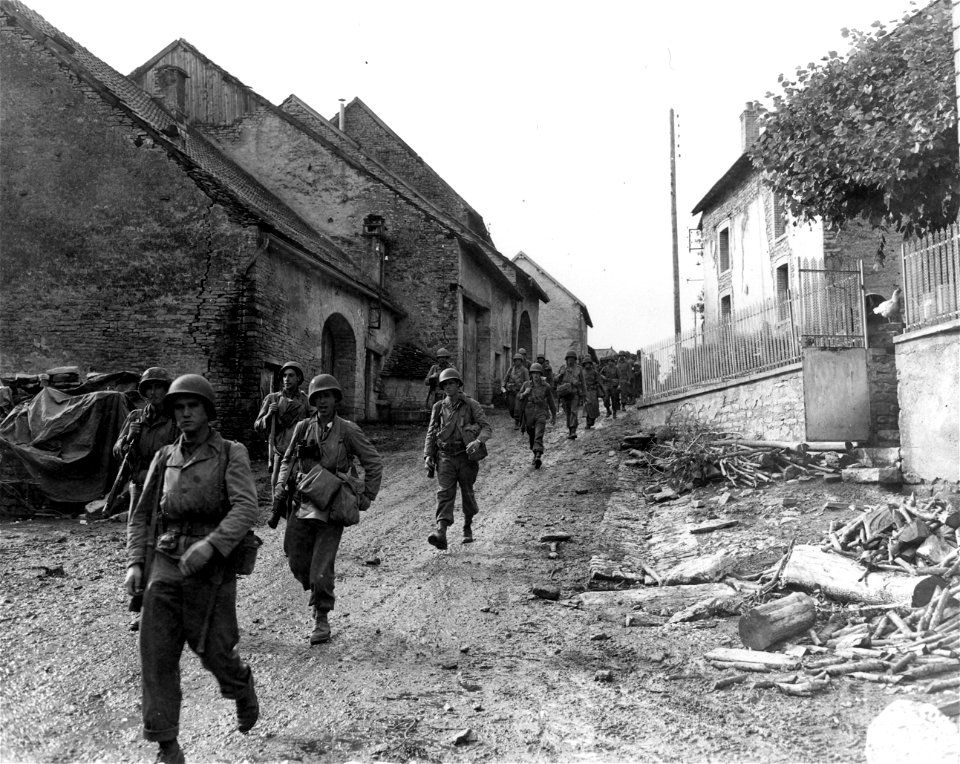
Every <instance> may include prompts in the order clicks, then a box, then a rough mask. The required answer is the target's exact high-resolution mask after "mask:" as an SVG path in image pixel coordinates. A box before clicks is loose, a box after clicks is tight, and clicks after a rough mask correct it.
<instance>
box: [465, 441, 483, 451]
mask: <svg viewBox="0 0 960 764" xmlns="http://www.w3.org/2000/svg"><path fill="white" fill-rule="evenodd" d="M478 448H480V441H479V440H473V441H470V443H468V444H467V453H468V454H472V453H473V452H474V451H476V450H477V449H478Z"/></svg>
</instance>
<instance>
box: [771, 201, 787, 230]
mask: <svg viewBox="0 0 960 764" xmlns="http://www.w3.org/2000/svg"><path fill="white" fill-rule="evenodd" d="M786 232H787V204H786V202H785V201H784V198H783V197H782V196H780V194H774V195H773V238H774V240H776V239H779V238H780V237H781V236H783V235H784V234H786Z"/></svg>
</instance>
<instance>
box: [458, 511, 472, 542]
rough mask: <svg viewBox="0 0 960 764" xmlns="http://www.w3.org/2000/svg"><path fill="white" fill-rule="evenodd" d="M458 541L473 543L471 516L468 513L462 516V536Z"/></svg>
mask: <svg viewBox="0 0 960 764" xmlns="http://www.w3.org/2000/svg"><path fill="white" fill-rule="evenodd" d="M460 543H461V544H472V543H473V517H471V516H469V515H468V516H466V517H464V518H463V538H462V539H460Z"/></svg>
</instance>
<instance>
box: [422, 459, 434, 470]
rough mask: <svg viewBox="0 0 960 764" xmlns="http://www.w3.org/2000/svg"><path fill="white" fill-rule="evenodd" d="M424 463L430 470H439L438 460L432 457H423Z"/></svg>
mask: <svg viewBox="0 0 960 764" xmlns="http://www.w3.org/2000/svg"><path fill="white" fill-rule="evenodd" d="M423 463H424V464H426V465H427V466H428V467H429V468H430V469H432V470H435V469H436V468H437V460H436V459H434V458H433V457H432V456H425V457H423Z"/></svg>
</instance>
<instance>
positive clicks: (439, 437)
mask: <svg viewBox="0 0 960 764" xmlns="http://www.w3.org/2000/svg"><path fill="white" fill-rule="evenodd" d="M524 371H526V369H524ZM440 387H441V388H442V389H443V392H444V395H445V397H444V399H443V400H442V401H440V402H439V403H437V404H435V405H434V407H433V410H432V411H431V412H430V426H429V427H428V428H427V437H426V439H425V440H424V444H423V461H424V463H425V464H426V465H427V468H428V469H431V468H432V469H436V471H437V483H438V485H439V487H438V488H437V511H436V518H437V529H436V530H435V531H434V532H433V533H431V534H430V535H429V536H427V542H428V543H430V544H431V545H433V546H435V547H436V548H437V549H446V548H447V527H448V526H450V525H452V524H453V506H454V503H455V502H456V500H457V486H459V487H460V500H461V502H462V503H463V542H462V543H464V544H469V543H470V542H472V541H473V518H474V516H475V515H476V514H477V512H479V511H480V508H479V507H478V506H477V498H476V496H475V495H474V493H473V485H474V483H476V482H477V475H478V474H479V472H480V460H481V459H483V457H484V456H485V455H486V452H487V447H486V442H487V440H489V439H490V436H491V435H492V434H493V430H492V429H491V427H490V423H489V422H488V421H487V417H486V415H485V414H484V413H483V408H482V407H481V406H480V404H479V403H477V402H476V401H475V400H474V399H473V398H470V397H468V396H466V395H464V394H463V380H462V379H461V378H460V372H458V371H457V370H456V369H453V368H451V369H446V370H445V371H444V372H443V374H441V375H440Z"/></svg>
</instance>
